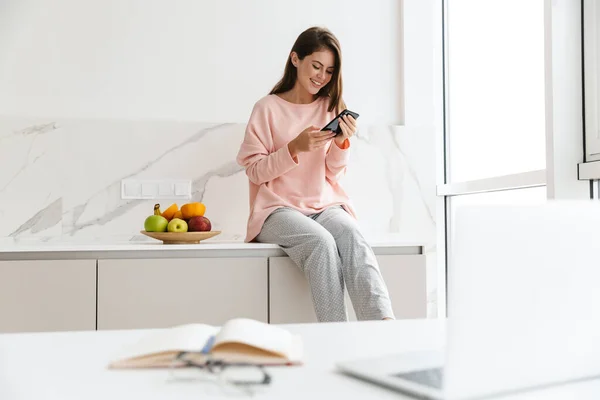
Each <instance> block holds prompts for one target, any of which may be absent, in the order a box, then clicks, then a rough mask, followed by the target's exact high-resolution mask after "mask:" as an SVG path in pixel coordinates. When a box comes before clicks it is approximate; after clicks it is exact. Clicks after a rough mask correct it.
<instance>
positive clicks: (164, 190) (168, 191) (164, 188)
mask: <svg viewBox="0 0 600 400" xmlns="http://www.w3.org/2000/svg"><path fill="white" fill-rule="evenodd" d="M158 195H159V196H165V197H167V196H173V184H172V183H169V182H162V183H160V184H159V185H158Z"/></svg>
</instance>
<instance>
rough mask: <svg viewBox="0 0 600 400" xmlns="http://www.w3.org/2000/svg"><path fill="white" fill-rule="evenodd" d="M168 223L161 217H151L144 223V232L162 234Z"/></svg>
mask: <svg viewBox="0 0 600 400" xmlns="http://www.w3.org/2000/svg"><path fill="white" fill-rule="evenodd" d="M168 224H169V221H168V220H167V219H166V218H165V217H163V216H162V215H151V216H149V217H148V218H146V221H144V229H145V230H146V232H164V231H166V230H167V225H168Z"/></svg>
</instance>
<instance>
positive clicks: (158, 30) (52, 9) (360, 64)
mask: <svg viewBox="0 0 600 400" xmlns="http://www.w3.org/2000/svg"><path fill="white" fill-rule="evenodd" d="M400 16H401V1H399V0H378V1H376V2H370V1H369V2H368V1H364V0H335V1H333V0H329V1H323V0H304V1H302V2H292V1H281V0H252V1H247V0H174V1H166V0H162V1H161V0H103V1H100V0H96V1H81V0H54V1H52V2H48V1H43V0H4V1H2V2H0V38H1V39H0V115H10V116H49V117H95V118H118V119H169V120H194V121H205V122H246V121H247V118H248V116H249V113H250V110H251V108H252V105H253V104H254V102H255V101H256V100H257V99H258V98H260V97H262V96H264V95H265V94H267V93H268V91H269V90H270V89H271V88H272V87H273V85H274V84H275V83H276V82H277V81H278V80H279V78H280V77H281V73H282V72H283V67H284V64H285V61H286V57H287V55H288V54H289V51H290V49H291V47H292V44H293V42H294V40H295V39H296V37H297V36H298V34H299V33H300V32H301V31H303V30H304V29H306V28H308V27H309V26H312V25H324V26H327V27H328V28H329V29H331V30H332V31H333V32H334V34H335V35H336V36H337V37H338V38H339V40H340V42H341V44H342V50H343V57H344V60H343V61H344V66H343V73H344V80H345V89H344V90H345V98H346V102H347V103H348V105H349V107H350V108H352V109H353V110H355V111H357V112H359V113H360V114H361V120H362V122H363V123H365V122H366V123H371V124H373V123H376V124H400V123H402V122H403V105H402V90H401V83H402V73H401V72H402V68H401V65H402V64H401V59H402V38H401V28H402V26H401V23H400V21H401V19H400ZM415 39H416V38H415ZM426 67H427V66H426ZM415 106H418V105H415ZM413 107H414V106H413Z"/></svg>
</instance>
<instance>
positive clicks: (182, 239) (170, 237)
mask: <svg viewBox="0 0 600 400" xmlns="http://www.w3.org/2000/svg"><path fill="white" fill-rule="evenodd" d="M140 233H143V234H144V235H146V236H150V237H151V238H153V239H156V240H162V242H163V243H164V244H195V243H200V241H201V240H204V239H208V238H211V237H213V236H217V235H218V234H219V233H221V231H210V232H146V231H140Z"/></svg>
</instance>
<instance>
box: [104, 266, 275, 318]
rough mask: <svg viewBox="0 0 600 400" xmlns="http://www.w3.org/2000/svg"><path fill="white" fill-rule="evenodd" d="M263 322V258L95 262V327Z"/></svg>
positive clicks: (265, 268) (264, 267) (265, 305)
mask: <svg viewBox="0 0 600 400" xmlns="http://www.w3.org/2000/svg"><path fill="white" fill-rule="evenodd" d="M236 317H246V318H252V319H256V320H259V321H264V322H267V259H266V258H180V259H127V260H99V261H98V329H136V328H165V327H170V326H174V325H179V324H187V323H205V324H211V325H221V324H223V323H224V322H226V321H227V320H228V319H231V318H236Z"/></svg>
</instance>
